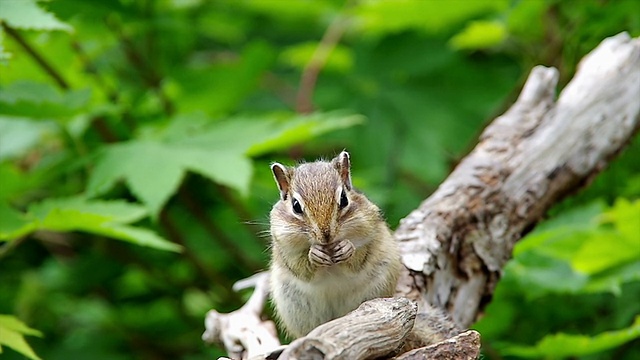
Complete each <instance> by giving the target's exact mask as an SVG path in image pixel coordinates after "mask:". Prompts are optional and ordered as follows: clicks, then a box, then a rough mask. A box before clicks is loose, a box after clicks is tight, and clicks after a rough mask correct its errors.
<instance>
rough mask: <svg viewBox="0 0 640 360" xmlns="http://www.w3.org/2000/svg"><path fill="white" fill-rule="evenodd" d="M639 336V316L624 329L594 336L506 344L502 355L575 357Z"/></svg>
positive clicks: (563, 336) (556, 337)
mask: <svg viewBox="0 0 640 360" xmlns="http://www.w3.org/2000/svg"><path fill="white" fill-rule="evenodd" d="M637 338H640V316H638V317H636V319H635V321H634V323H633V325H631V326H630V327H628V328H626V329H622V330H617V331H607V332H604V333H601V334H598V335H595V336H586V335H569V334H562V333H560V334H554V335H547V336H545V337H544V338H542V340H540V341H539V342H538V343H537V344H536V345H535V346H519V345H506V346H505V347H504V349H503V350H502V354H503V355H515V356H521V357H527V358H542V357H553V358H561V357H575V356H585V355H590V354H595V353H598V352H602V351H605V350H608V349H612V348H615V347H617V346H620V345H622V344H625V343H627V342H629V341H632V340H634V339H637Z"/></svg>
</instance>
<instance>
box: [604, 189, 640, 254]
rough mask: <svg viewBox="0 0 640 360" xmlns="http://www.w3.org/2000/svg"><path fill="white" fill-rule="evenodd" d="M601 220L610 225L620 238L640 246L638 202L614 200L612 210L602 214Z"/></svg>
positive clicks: (621, 199) (622, 199)
mask: <svg viewBox="0 0 640 360" xmlns="http://www.w3.org/2000/svg"><path fill="white" fill-rule="evenodd" d="M603 220H604V221H605V222H607V223H612V224H613V225H614V226H615V227H616V229H617V230H618V231H619V232H620V234H621V235H622V236H624V237H625V238H626V239H628V240H631V241H634V242H635V245H640V200H635V201H633V202H631V201H629V200H628V199H625V198H619V199H617V200H616V202H615V204H614V205H613V208H612V209H611V210H610V211H607V212H605V213H604V217H603Z"/></svg>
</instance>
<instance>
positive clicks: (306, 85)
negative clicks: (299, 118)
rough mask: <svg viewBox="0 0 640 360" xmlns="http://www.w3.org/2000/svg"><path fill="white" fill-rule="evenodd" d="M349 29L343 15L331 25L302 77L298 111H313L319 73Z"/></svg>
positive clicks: (302, 112)
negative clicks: (314, 93)
mask: <svg viewBox="0 0 640 360" xmlns="http://www.w3.org/2000/svg"><path fill="white" fill-rule="evenodd" d="M346 29H347V20H346V19H344V18H343V17H342V16H341V15H338V17H337V18H336V19H335V20H334V21H333V22H332V23H331V25H329V27H328V28H327V31H325V33H324V35H323V36H322V39H321V40H320V43H319V44H318V47H317V48H316V50H315V52H314V53H313V55H312V56H311V60H309V63H307V65H306V66H305V68H304V70H303V72H302V75H301V77H300V87H299V90H298V95H297V97H296V111H297V112H299V113H301V114H307V113H310V112H312V111H313V99H312V98H313V92H314V90H315V87H316V82H317V80H318V74H320V71H321V70H322V68H323V67H324V65H325V64H326V63H327V59H328V58H329V55H331V52H332V51H333V49H334V48H335V47H336V45H337V44H338V42H339V41H340V38H341V37H342V35H343V34H344V32H345V30H346Z"/></svg>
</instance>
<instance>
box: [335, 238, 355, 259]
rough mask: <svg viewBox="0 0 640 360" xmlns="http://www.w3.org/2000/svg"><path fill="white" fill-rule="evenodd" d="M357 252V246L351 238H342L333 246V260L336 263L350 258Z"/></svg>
mask: <svg viewBox="0 0 640 360" xmlns="http://www.w3.org/2000/svg"><path fill="white" fill-rule="evenodd" d="M355 252H356V247H355V246H353V243H352V242H351V241H349V240H342V241H340V242H339V243H337V244H336V246H335V247H334V248H333V262H334V263H335V264H338V263H341V262H343V261H346V260H349V258H350V257H351V256H353V253H355Z"/></svg>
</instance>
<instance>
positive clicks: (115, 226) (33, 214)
mask: <svg viewBox="0 0 640 360" xmlns="http://www.w3.org/2000/svg"><path fill="white" fill-rule="evenodd" d="M3 209H4V210H3ZM10 210H11V209H10ZM2 211H4V212H7V207H6V206H5V207H4V208H3V207H2V206H0V212H2ZM8 213H9V214H10V215H12V216H13V220H11V222H9V223H5V221H6V220H2V222H0V224H3V226H2V227H0V230H2V232H0V240H10V239H15V238H17V237H19V236H22V235H25V234H27V233H29V232H32V231H36V230H49V231H60V232H64V231H85V232H89V233H93V234H99V235H104V236H108V237H112V238H114V239H119V240H124V241H127V242H130V243H133V244H136V245H140V246H148V247H153V248H155V249H160V250H168V251H180V246H178V245H176V244H174V243H171V242H169V241H167V240H165V239H163V238H161V237H160V236H158V235H156V234H155V233H154V232H152V231H150V230H146V229H142V228H137V227H134V226H130V225H127V224H130V223H132V222H136V221H138V220H140V219H142V218H143V217H145V216H146V215H147V214H148V212H147V210H146V209H145V208H144V207H142V206H140V205H136V204H131V203H127V202H124V201H121V200H117V201H100V200H87V199H85V198H82V197H71V198H55V199H47V200H45V201H42V202H40V203H35V204H33V205H31V206H29V209H28V211H27V213H26V214H25V215H24V216H23V217H20V216H19V215H17V214H16V212H15V211H11V212H8ZM3 218H4V216H3Z"/></svg>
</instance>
